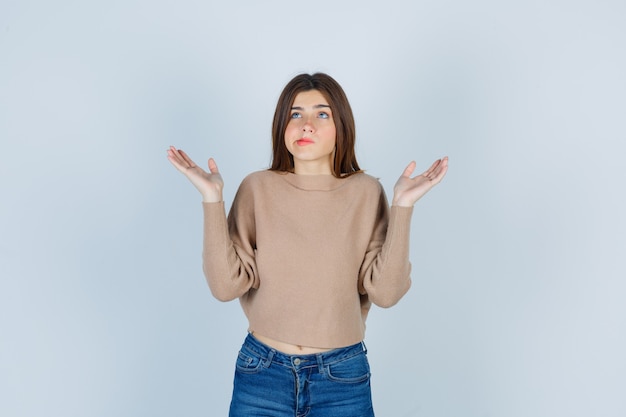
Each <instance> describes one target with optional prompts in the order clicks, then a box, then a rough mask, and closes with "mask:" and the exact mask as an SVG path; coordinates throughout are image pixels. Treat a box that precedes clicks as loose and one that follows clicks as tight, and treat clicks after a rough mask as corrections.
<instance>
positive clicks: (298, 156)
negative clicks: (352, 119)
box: [285, 90, 337, 175]
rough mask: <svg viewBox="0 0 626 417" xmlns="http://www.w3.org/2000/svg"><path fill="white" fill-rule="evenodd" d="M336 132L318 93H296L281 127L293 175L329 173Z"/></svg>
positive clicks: (310, 91) (326, 104) (330, 116)
mask: <svg viewBox="0 0 626 417" xmlns="http://www.w3.org/2000/svg"><path fill="white" fill-rule="evenodd" d="M336 139H337V132H336V130H335V121H334V119H333V114H332V111H331V110H330V106H329V105H328V101H327V100H326V99H325V98H324V96H323V95H322V93H320V92H319V91H318V90H309V91H303V92H301V93H299V94H298V95H297V96H296V98H295V100H294V101H293V105H292V107H291V114H290V118H289V122H288V123H287V127H286V128H285V146H286V147H287V150H288V151H289V153H290V154H291V155H292V156H293V163H294V171H295V173H296V174H309V175H314V174H331V173H332V169H331V167H332V162H333V157H334V153H335V143H336Z"/></svg>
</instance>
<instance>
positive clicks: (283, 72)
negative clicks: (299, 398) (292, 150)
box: [0, 0, 626, 417]
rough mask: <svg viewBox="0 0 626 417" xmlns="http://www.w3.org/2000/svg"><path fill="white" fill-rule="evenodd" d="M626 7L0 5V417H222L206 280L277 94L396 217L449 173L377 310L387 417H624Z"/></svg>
mask: <svg viewBox="0 0 626 417" xmlns="http://www.w3.org/2000/svg"><path fill="white" fill-rule="evenodd" d="M625 21H626V3H624V2H623V1H621V0H619V1H618V0H615V1H611V0H581V1H578V0H573V1H565V0H563V1H554V0H541V1H539V0H527V1H496V0H477V1H472V2H467V1H462V0H439V1H430V0H428V1H427V0H416V1H396V0H390V1H385V2H370V1H326V0H320V1H315V2H289V1H246V0H242V1H236V2H225V1H219V2H218V1H200V0H196V1H193V0H178V1H163V0H156V1H154V0H153V1H111V0H109V1H69V0H56V1H51V2H49V1H36V0H33V1H28V0H25V1H23V0H20V1H17V0H1V1H0V141H1V148H0V155H1V161H0V276H1V280H0V415H2V416H7V417H39V416H51V417H57V416H58V417H61V416H62V417H74V416H75V417H109V416H110V417H113V416H115V417H137V416H141V417H143V416H146V417H148V416H149V417H161V416H168V417H169V416H187V417H193V416H225V415H226V414H227V409H228V404H229V401H230V393H231V387H232V376H233V371H234V361H235V357H236V354H237V349H238V348H239V346H240V344H241V342H242V341H243V338H244V337H245V332H246V320H245V317H244V315H243V313H242V312H241V309H240V307H239V305H238V303H237V302H236V301H235V302H231V303H220V302H218V301H216V300H215V299H213V298H212V296H211V294H210V292H209V290H208V287H207V285H206V283H205V281H204V277H203V275H202V271H201V259H200V253H201V244H202V217H201V205H200V196H199V194H198V193H197V192H196V191H195V189H194V188H193V187H192V186H191V185H190V184H189V183H188V182H187V181H186V179H185V178H184V177H183V176H182V175H180V174H179V173H178V172H177V171H175V170H174V169H173V167H172V166H171V165H170V164H169V162H168V161H167V159H166V153H165V151H166V149H167V147H168V146H169V145H175V146H177V147H180V148H183V149H185V150H186V151H187V152H188V153H189V154H190V155H191V156H192V157H193V158H194V159H195V160H196V161H197V162H198V163H200V164H203V165H204V164H206V159H207V158H208V157H210V156H212V157H214V158H215V159H216V160H217V162H218V164H219V166H220V168H221V171H222V173H223V176H224V178H225V181H226V191H225V199H226V201H227V206H229V205H230V203H231V202H232V197H233V195H234V193H235V191H236V189H237V187H238V185H239V183H240V181H241V180H242V178H243V177H244V176H245V175H247V174H248V173H250V172H252V171H256V170H260V169H264V168H266V167H267V166H268V164H269V160H270V128H271V118H272V114H273V111H274V106H275V103H276V100H277V98H278V95H279V93H280V91H281V89H282V88H283V86H284V85H285V84H286V82H287V81H289V80H290V79H291V78H292V77H293V76H294V75H296V74H298V73H301V72H314V71H323V72H327V73H329V74H331V75H332V76H333V77H334V78H336V79H337V80H338V81H339V83H340V84H342V86H343V87H344V89H345V90H346V93H347V94H348V97H349V99H350V101H351V103H352V106H353V110H354V112H355V115H356V121H357V136H358V138H357V153H358V158H359V163H360V165H361V166H362V167H363V168H365V169H366V170H367V172H368V173H369V174H371V175H374V176H376V177H379V178H380V180H381V182H382V183H383V185H384V186H385V188H386V190H387V193H388V195H389V196H391V192H392V186H393V184H394V182H395V180H396V178H397V177H398V176H399V175H400V173H401V172H402V170H403V168H404V167H405V166H406V164H407V163H408V162H410V161H411V160H413V159H414V160H416V161H417V163H418V167H419V169H420V171H421V170H424V169H426V168H427V167H428V166H429V165H430V163H431V162H432V161H433V160H435V159H436V158H438V157H440V156H443V155H449V157H450V169H449V171H448V175H447V177H446V178H445V180H444V181H443V182H442V183H441V184H440V185H439V186H438V187H437V188H435V189H434V190H433V191H432V192H431V193H429V194H428V195H427V196H426V197H424V198H423V199H422V200H420V201H419V202H418V203H417V205H416V207H415V211H414V215H413V223H412V229H411V261H412V264H413V271H412V278H413V287H412V289H411V291H410V292H409V293H408V294H407V295H406V296H405V297H404V298H403V299H402V300H401V302H400V303H399V304H398V305H396V306H395V307H393V308H391V309H388V310H384V309H380V308H373V311H372V312H371V313H370V317H369V319H368V330H367V336H366V343H367V345H368V348H369V356H370V361H371V365H372V372H373V379H372V384H373V395H374V404H375V409H376V412H377V415H379V416H383V417H385V416H394V417H404V416H407V417H408V416H427V417H449V416H463V417H554V416H568V417H578V416H580V417H588V416H598V417H600V416H602V417H623V416H624V415H626V395H624V393H625V392H626V357H625V355H624V352H626V306H625V302H624V300H625V298H626V283H625V279H626V265H625V261H624V257H625V256H624V255H625V254H626V245H625V243H624V242H625V235H626V225H625V221H624V213H626V202H625V189H626V187H625V180H626V175H625V169H624V166H623V165H624V155H625V149H624V148H625V146H624V142H625V140H626V123H625V120H626V117H625V116H626V100H625V97H626V76H625V74H626V47H625V46H624V45H625V44H626V25H625V24H624V22H625Z"/></svg>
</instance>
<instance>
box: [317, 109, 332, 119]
mask: <svg viewBox="0 0 626 417" xmlns="http://www.w3.org/2000/svg"><path fill="white" fill-rule="evenodd" d="M318 117H319V118H320V119H328V118H329V117H330V116H329V115H328V113H326V112H325V111H323V112H320V114H319V115H318Z"/></svg>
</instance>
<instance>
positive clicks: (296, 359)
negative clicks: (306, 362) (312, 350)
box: [293, 358, 300, 366]
mask: <svg viewBox="0 0 626 417" xmlns="http://www.w3.org/2000/svg"><path fill="white" fill-rule="evenodd" d="M293 364H294V365H296V366H298V365H300V358H295V359H294V360H293Z"/></svg>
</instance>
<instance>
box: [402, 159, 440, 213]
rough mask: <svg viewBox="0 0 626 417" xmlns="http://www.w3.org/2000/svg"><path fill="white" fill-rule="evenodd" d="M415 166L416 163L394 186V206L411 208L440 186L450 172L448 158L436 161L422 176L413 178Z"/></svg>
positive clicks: (411, 164) (407, 168)
mask: <svg viewBox="0 0 626 417" xmlns="http://www.w3.org/2000/svg"><path fill="white" fill-rule="evenodd" d="M415 166H416V164H415V161H413V162H411V163H410V164H409V165H408V166H407V167H406V168H405V170H404V172H403V173H402V175H401V176H400V178H399V179H398V181H397V182H396V184H395V185H394V187H393V204H394V205H397V206H405V207H410V206H412V205H413V204H415V202H417V200H419V199H420V198H422V196H424V194H426V193H427V192H428V191H429V190H430V189H431V188H433V187H434V186H435V185H437V184H439V183H440V182H441V180H442V179H443V177H444V176H445V175H446V172H447V171H448V157H447V156H446V157H444V158H443V159H438V160H436V161H435V162H434V163H433V164H432V165H431V166H430V168H428V169H427V170H426V171H424V172H423V173H422V174H420V175H417V176H415V177H413V178H411V175H412V174H413V171H415Z"/></svg>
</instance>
